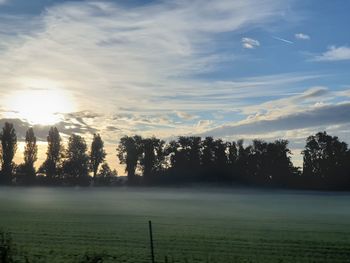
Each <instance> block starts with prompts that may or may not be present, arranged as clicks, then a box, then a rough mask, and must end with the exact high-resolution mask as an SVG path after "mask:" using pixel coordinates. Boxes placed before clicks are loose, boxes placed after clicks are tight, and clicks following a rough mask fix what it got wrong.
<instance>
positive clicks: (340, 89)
mask: <svg viewBox="0 0 350 263" xmlns="http://www.w3.org/2000/svg"><path fill="white" fill-rule="evenodd" d="M349 11H350V2H349V1H341V0H338V1H316V0H315V1H299V0H290V1H289V0H286V1H280V0H266V1H261V0H245V1H243V0H241V1H240V0H237V1H228V0H227V1H226V0H223V1H215V2H214V1H209V0H197V1H196V0H195V1H184V0H180V1H136V0H134V1H127V2H126V1H55V0H36V1H20V0H0V94H1V97H0V98H1V105H2V106H1V107H0V115H1V116H0V118H1V119H0V123H3V122H4V121H6V120H8V119H11V120H12V121H13V122H14V123H15V124H16V128H17V130H18V132H19V135H20V138H21V136H23V133H24V131H25V129H26V128H27V127H28V126H34V128H36V131H37V135H38V136H39V138H41V139H42V140H43V141H45V136H46V133H47V130H48V127H49V126H50V125H56V126H58V127H59V128H60V130H61V132H62V134H64V135H67V136H68V135H69V134H71V133H73V132H75V133H80V134H83V135H84V136H86V137H87V138H88V139H89V138H91V134H92V133H93V132H100V133H101V134H102V135H103V137H104V138H105V140H106V145H107V147H109V151H110V161H111V162H114V163H116V162H117V161H116V160H114V158H115V154H114V148H115V145H116V143H117V141H118V139H119V138H120V136H122V135H124V134H135V133H139V134H141V135H145V136H150V135H156V136H158V137H162V138H165V139H168V138H172V137H174V136H178V135H183V134H184V135H190V134H196V135H202V136H206V135H213V136H217V137H223V138H225V139H227V140H237V139H239V138H244V139H246V141H247V142H249V141H250V140H251V139H253V138H263V139H266V140H274V139H276V138H286V139H289V140H290V142H291V144H290V146H291V148H292V149H293V153H294V156H293V158H294V160H295V162H296V163H297V164H300V160H301V159H300V158H301V157H300V151H301V149H302V147H303V145H304V142H305V138H306V137H307V136H308V135H310V134H312V133H315V132H316V131H319V130H327V131H329V132H330V133H332V134H335V135H339V137H340V138H341V139H343V140H345V141H347V142H350V136H349V135H348V134H349V132H348V131H349V128H350V125H349V124H350V118H349V117H350V77H349V76H350V75H349V73H348V71H349V68H350V34H348V28H347V25H349V24H350V18H349V15H348V13H349ZM28 98H30V99H31V101H32V102H28ZM23 101H27V102H26V103H28V105H27V106H28V107H27V108H31V109H32V110H29V111H26V109H25V108H23V107H22V108H21V107H19V106H18V104H23ZM42 101H46V104H44V105H42V108H45V107H51V110H42V109H41V108H39V107H38V105H40V104H42V103H43V102H42ZM38 115H42V116H41V117H40V118H39V117H38ZM51 115H52V116H51ZM43 147H44V144H43Z"/></svg>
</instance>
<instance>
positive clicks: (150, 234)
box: [148, 220, 155, 263]
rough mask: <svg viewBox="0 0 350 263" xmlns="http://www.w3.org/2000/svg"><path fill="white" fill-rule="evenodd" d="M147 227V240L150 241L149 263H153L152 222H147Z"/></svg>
mask: <svg viewBox="0 0 350 263" xmlns="http://www.w3.org/2000/svg"><path fill="white" fill-rule="evenodd" d="M148 227H149V239H150V244H151V260H152V261H151V262H152V263H155V261H154V249H153V232H152V221H151V220H149V221H148Z"/></svg>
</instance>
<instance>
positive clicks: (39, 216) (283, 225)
mask: <svg viewBox="0 0 350 263" xmlns="http://www.w3.org/2000/svg"><path fill="white" fill-rule="evenodd" d="M148 220H152V222H153V228H154V239H155V253H156V261H157V262H165V256H168V262H220V263H226V262H266V263H267V262H268V263H273V262H350V194H348V193H325V192H293V191H273V190H270V191H268V190H266V191H263V190H257V191H255V190H249V189H230V190H228V189H211V190H208V189H206V190H204V189H202V190H200V189H181V188H180V189H156V188H149V189H144V188H131V189H130V188H94V189H74V188H64V189H62V188H0V227H1V228H3V229H5V230H6V231H10V232H11V233H12V237H13V241H14V242H15V243H16V244H17V250H18V251H20V253H22V254H26V255H28V256H29V257H30V258H31V260H32V261H33V262H50V263H51V262H76V261H77V260H78V259H79V256H80V255H82V254H84V253H85V252H94V251H96V252H99V253H100V252H103V253H104V254H105V255H106V256H107V257H106V258H107V260H106V261H105V262H130V263H131V262H132V263H135V262H138V263H139V262H150V256H149V242H148Z"/></svg>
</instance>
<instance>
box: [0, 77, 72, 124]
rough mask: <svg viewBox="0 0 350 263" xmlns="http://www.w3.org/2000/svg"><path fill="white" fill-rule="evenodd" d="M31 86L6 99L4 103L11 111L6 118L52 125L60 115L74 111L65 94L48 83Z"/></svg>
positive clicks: (40, 82) (41, 82)
mask: <svg viewBox="0 0 350 263" xmlns="http://www.w3.org/2000/svg"><path fill="white" fill-rule="evenodd" d="M31 84H32V85H30V87H31V88H28V89H24V90H19V91H15V92H13V93H12V94H11V95H10V96H9V97H8V99H6V101H5V103H6V104H7V106H8V109H11V111H9V112H8V115H11V116H7V117H17V118H20V119H24V120H26V121H28V122H29V123H31V124H39V125H52V124H55V123H57V122H59V121H60V119H61V114H64V113H68V112H72V111H74V105H73V102H72V100H71V98H70V96H69V95H68V94H67V92H65V91H63V90H62V89H59V88H57V87H52V86H53V85H52V83H50V82H48V81H37V82H34V83H31ZM33 84H34V85H33ZM50 84H51V85H50Z"/></svg>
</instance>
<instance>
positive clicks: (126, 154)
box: [117, 135, 142, 183]
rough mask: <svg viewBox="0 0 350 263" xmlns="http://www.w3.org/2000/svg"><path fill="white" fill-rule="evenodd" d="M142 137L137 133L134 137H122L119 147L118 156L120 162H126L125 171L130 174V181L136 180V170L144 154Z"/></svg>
mask: <svg viewBox="0 0 350 263" xmlns="http://www.w3.org/2000/svg"><path fill="white" fill-rule="evenodd" d="M141 142H142V137H141V136H138V135H135V136H133V137H129V136H124V137H122V138H121V139H120V142H119V145H118V147H117V157H118V159H119V162H120V164H124V165H125V166H126V167H125V171H126V172H127V174H128V181H129V182H130V183H133V182H134V181H135V172H136V168H137V165H138V163H139V160H140V158H141V155H142V144H141Z"/></svg>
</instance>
